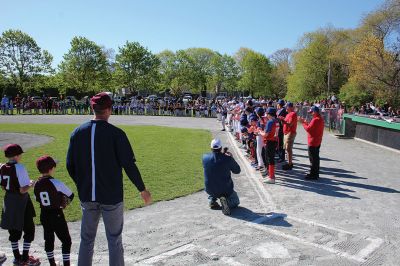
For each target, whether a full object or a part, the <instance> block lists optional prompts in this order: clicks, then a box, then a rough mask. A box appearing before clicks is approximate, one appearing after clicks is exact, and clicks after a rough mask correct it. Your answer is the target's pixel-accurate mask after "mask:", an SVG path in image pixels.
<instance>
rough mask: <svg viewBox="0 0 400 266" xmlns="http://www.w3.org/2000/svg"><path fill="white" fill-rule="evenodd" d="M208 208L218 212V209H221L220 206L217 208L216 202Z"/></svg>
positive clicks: (211, 203)
mask: <svg viewBox="0 0 400 266" xmlns="http://www.w3.org/2000/svg"><path fill="white" fill-rule="evenodd" d="M208 206H210V209H212V210H218V209H219V208H221V206H219V204H218V202H216V201H213V202H210V203H209V204H208Z"/></svg>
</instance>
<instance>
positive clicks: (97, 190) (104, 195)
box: [67, 120, 145, 205]
mask: <svg viewBox="0 0 400 266" xmlns="http://www.w3.org/2000/svg"><path fill="white" fill-rule="evenodd" d="M122 169H124V170H125V172H126V174H127V175H128V177H129V179H130V180H131V181H132V183H133V184H134V185H135V186H136V188H137V189H138V190H139V191H143V190H144V189H145V186H144V183H143V180H142V177H141V175H140V172H139V169H138V168H137V166H136V164H135V156H134V154H133V151H132V147H131V144H130V143H129V140H128V138H127V136H126V134H125V132H124V131H122V130H121V129H119V128H117V127H115V126H113V125H111V124H109V123H108V122H107V121H103V120H92V121H89V122H87V123H84V124H82V125H81V126H79V127H78V128H76V129H75V130H74V131H73V132H72V134H71V139H70V144H69V148H68V153H67V170H68V173H69V175H70V176H71V178H72V179H73V180H74V182H75V184H76V186H77V188H78V194H79V199H80V200H81V202H98V203H101V204H108V205H113V204H117V203H119V202H122V201H123V197H124V196H123V180H122Z"/></svg>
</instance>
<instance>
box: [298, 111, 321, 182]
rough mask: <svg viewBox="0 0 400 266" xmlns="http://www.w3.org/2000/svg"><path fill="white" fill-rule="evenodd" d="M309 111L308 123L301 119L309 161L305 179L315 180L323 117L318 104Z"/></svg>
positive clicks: (317, 170)
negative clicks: (308, 170)
mask: <svg viewBox="0 0 400 266" xmlns="http://www.w3.org/2000/svg"><path fill="white" fill-rule="evenodd" d="M309 112H310V113H312V116H313V118H312V119H311V121H310V123H308V122H307V121H306V120H305V119H304V118H302V119H301V121H302V122H303V127H304V129H305V130H306V131H307V138H308V157H309V159H310V163H311V171H310V173H309V174H307V175H306V177H305V179H309V180H317V179H318V178H319V148H320V147H321V142H322V135H323V134H324V119H323V118H322V117H321V115H320V113H319V108H318V106H313V107H311V110H310V111H309Z"/></svg>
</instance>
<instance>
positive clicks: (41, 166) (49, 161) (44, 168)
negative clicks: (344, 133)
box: [36, 155, 57, 174]
mask: <svg viewBox="0 0 400 266" xmlns="http://www.w3.org/2000/svg"><path fill="white" fill-rule="evenodd" d="M56 165H57V161H56V160H54V159H53V158H51V157H50V156H48V155H44V156H41V157H39V159H37V160H36V167H37V169H38V170H39V172H40V173H42V174H44V173H48V172H49V171H50V170H51V169H52V168H53V167H56Z"/></svg>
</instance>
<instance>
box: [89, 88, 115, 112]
mask: <svg viewBox="0 0 400 266" xmlns="http://www.w3.org/2000/svg"><path fill="white" fill-rule="evenodd" d="M90 105H91V106H92V108H96V109H98V110H104V109H107V108H110V107H111V105H112V100H111V98H110V96H109V95H108V94H107V93H105V92H100V93H98V94H96V95H95V96H93V97H92V99H90Z"/></svg>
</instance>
